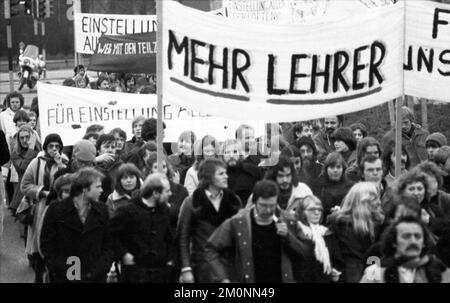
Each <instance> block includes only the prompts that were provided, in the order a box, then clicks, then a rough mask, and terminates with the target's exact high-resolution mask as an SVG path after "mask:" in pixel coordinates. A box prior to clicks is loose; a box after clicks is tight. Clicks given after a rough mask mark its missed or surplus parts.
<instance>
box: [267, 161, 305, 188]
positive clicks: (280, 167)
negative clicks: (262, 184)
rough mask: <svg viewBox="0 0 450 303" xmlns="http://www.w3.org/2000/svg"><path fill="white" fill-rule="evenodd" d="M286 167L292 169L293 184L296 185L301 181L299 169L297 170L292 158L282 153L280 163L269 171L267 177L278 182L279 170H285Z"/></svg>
mask: <svg viewBox="0 0 450 303" xmlns="http://www.w3.org/2000/svg"><path fill="white" fill-rule="evenodd" d="M286 167H289V168H290V169H291V175H292V185H293V186H294V187H296V186H297V185H298V183H299V177H298V174H297V171H296V170H295V167H294V163H293V162H292V160H291V158H289V157H287V156H284V155H280V157H279V158H278V163H277V164H276V165H275V166H273V167H272V168H270V169H269V170H268V171H267V173H266V176H265V179H267V180H272V181H275V182H276V181H277V175H278V172H279V171H283V170H284V169H285V168H286Z"/></svg>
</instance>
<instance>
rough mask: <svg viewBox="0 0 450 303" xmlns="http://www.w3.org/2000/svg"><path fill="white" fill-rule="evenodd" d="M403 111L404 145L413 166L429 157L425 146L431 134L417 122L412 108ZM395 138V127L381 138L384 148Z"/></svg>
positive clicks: (403, 108) (405, 107)
mask: <svg viewBox="0 0 450 303" xmlns="http://www.w3.org/2000/svg"><path fill="white" fill-rule="evenodd" d="M401 111H402V115H401V117H402V145H403V146H405V149H406V151H407V153H408V155H409V157H410V161H411V167H414V166H416V165H417V164H419V163H420V162H421V161H425V160H427V159H428V154H427V149H426V148H425V141H426V139H427V137H428V135H429V134H430V133H429V132H428V131H427V130H425V129H423V128H422V127H421V126H420V125H419V124H416V123H415V120H416V118H415V116H414V113H413V111H412V110H411V109H409V108H408V107H407V106H403V107H402V108H401ZM393 140H395V129H392V130H390V131H389V132H387V133H386V134H385V135H384V136H383V138H382V139H381V143H382V146H383V150H384V149H385V148H384V147H385V146H386V144H389V142H390V141H393Z"/></svg>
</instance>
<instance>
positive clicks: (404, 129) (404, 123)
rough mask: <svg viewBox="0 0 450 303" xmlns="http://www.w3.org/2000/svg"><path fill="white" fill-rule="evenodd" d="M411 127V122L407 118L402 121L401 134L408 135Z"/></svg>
mask: <svg viewBox="0 0 450 303" xmlns="http://www.w3.org/2000/svg"><path fill="white" fill-rule="evenodd" d="M411 126H412V124H411V120H409V119H408V118H403V119H402V132H404V133H408V132H409V131H410V130H411Z"/></svg>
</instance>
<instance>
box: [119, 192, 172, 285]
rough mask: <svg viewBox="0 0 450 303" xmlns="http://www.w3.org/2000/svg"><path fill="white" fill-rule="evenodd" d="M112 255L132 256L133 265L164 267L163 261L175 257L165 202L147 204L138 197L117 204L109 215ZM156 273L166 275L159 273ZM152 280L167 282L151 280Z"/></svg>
mask: <svg viewBox="0 0 450 303" xmlns="http://www.w3.org/2000/svg"><path fill="white" fill-rule="evenodd" d="M110 225H111V234H112V236H113V238H114V247H115V249H114V250H115V255H116V259H118V260H121V259H122V258H123V256H124V255H125V254H126V253H130V254H131V255H133V257H134V262H135V269H136V270H139V269H147V270H149V269H153V270H160V271H168V270H169V268H168V265H167V263H168V262H169V261H172V263H173V262H174V261H175V240H174V235H173V234H172V230H171V228H170V214H169V207H168V206H167V204H158V205H157V206H155V207H148V206H147V205H145V204H144V203H143V202H142V199H141V198H140V197H138V198H134V199H132V200H131V201H130V204H129V205H127V206H125V207H122V208H120V209H119V210H118V211H117V214H116V215H115V216H114V217H113V218H112V219H111V221H110ZM160 276H167V277H168V275H167V274H166V275H165V274H162V275H160ZM152 282H159V283H162V282H168V281H167V280H166V281H152Z"/></svg>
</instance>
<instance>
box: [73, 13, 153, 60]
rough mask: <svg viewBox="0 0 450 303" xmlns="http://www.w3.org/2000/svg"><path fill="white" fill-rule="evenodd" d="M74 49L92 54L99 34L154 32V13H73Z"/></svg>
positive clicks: (115, 34) (114, 34)
mask: <svg viewBox="0 0 450 303" xmlns="http://www.w3.org/2000/svg"><path fill="white" fill-rule="evenodd" d="M74 16H75V17H74V31H75V44H76V45H75V51H76V52H78V53H81V54H93V53H94V51H95V50H96V48H97V43H98V40H99V38H100V36H101V35H111V36H117V35H129V34H141V33H149V32H155V31H156V28H157V23H156V15H112V14H84V13H83V14H82V13H75V14H74Z"/></svg>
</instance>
